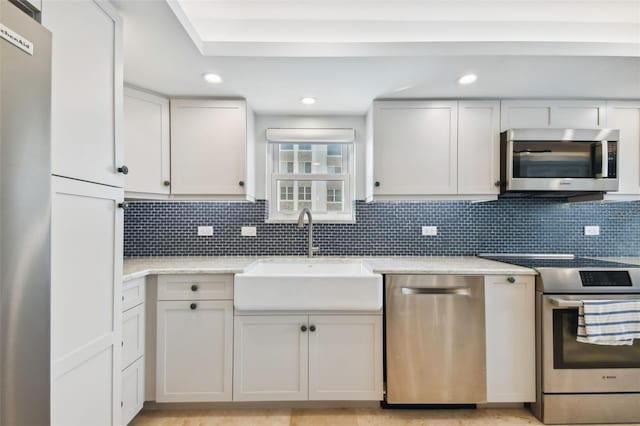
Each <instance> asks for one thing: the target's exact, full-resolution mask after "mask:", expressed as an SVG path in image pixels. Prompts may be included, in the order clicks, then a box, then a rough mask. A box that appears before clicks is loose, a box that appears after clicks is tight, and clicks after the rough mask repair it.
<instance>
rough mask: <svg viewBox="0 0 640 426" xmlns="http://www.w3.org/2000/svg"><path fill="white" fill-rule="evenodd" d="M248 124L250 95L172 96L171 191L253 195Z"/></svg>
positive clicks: (235, 195)
mask: <svg viewBox="0 0 640 426" xmlns="http://www.w3.org/2000/svg"><path fill="white" fill-rule="evenodd" d="M247 126H248V121H247V105H246V102H245V101H244V100H213V99H207V100H203V99H171V179H172V181H171V193H172V194H173V195H184V196H217V197H219V198H226V199H246V198H249V199H252V198H253V192H252V189H253V188H252V185H251V183H250V182H248V179H247V171H248V170H250V174H252V173H253V170H252V168H253V164H252V162H251V164H248V159H249V158H251V157H252V149H251V148H250V147H247V136H248V132H247ZM252 136H253V135H250V138H251V139H252Z"/></svg>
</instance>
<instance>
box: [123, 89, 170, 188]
mask: <svg viewBox="0 0 640 426" xmlns="http://www.w3.org/2000/svg"><path fill="white" fill-rule="evenodd" d="M169 136H170V135H169V100H168V99H167V98H163V97H160V96H155V95H152V94H149V93H146V92H142V91H139V90H134V89H131V88H129V87H127V88H125V89H124V159H125V160H124V161H125V163H126V164H127V167H128V168H129V174H128V175H127V176H126V177H125V184H124V189H125V191H126V196H127V197H129V198H135V197H144V198H153V195H161V196H165V197H166V196H168V195H169V186H170V185H171V179H170V177H169V176H170V175H169V173H170V171H169V167H170V159H169V149H170V147H169Z"/></svg>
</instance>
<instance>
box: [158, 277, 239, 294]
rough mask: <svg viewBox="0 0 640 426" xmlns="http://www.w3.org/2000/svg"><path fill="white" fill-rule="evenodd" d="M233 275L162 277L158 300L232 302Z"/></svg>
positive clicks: (159, 280) (159, 283)
mask: <svg viewBox="0 0 640 426" xmlns="http://www.w3.org/2000/svg"><path fill="white" fill-rule="evenodd" d="M231 299H233V275H216V274H210V275H161V276H159V277H158V300H231Z"/></svg>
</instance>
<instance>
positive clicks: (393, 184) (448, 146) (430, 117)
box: [367, 101, 458, 199]
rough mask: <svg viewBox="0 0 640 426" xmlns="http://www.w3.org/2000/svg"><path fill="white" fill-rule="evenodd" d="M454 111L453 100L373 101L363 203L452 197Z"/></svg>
mask: <svg viewBox="0 0 640 426" xmlns="http://www.w3.org/2000/svg"><path fill="white" fill-rule="evenodd" d="M457 109H458V103H457V102H456V101H381V102H375V103H374V105H373V141H372V143H373V146H372V152H371V151H369V155H368V156H369V157H371V155H372V156H373V161H372V164H369V171H368V173H367V179H370V180H372V181H373V182H374V184H373V194H368V196H367V199H371V198H381V199H384V198H410V197H411V196H420V195H442V194H456V192H457V175H458V174H457V140H458V136H457V131H458V126H457V117H458V113H457ZM371 166H373V168H371Z"/></svg>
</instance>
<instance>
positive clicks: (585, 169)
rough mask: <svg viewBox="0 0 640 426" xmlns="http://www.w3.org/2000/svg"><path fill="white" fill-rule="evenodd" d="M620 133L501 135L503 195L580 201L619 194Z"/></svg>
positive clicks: (558, 131)
mask: <svg viewBox="0 0 640 426" xmlns="http://www.w3.org/2000/svg"><path fill="white" fill-rule="evenodd" d="M619 133H620V132H619V131H618V130H614V129H510V130H507V131H505V132H502V133H501V134H500V187H501V191H500V192H501V193H502V194H503V195H511V196H522V195H531V194H536V195H543V196H565V197H566V196H577V195H585V193H587V194H588V193H592V194H593V193H603V192H606V191H617V190H618V174H617V165H618V161H617V158H618V140H619Z"/></svg>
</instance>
